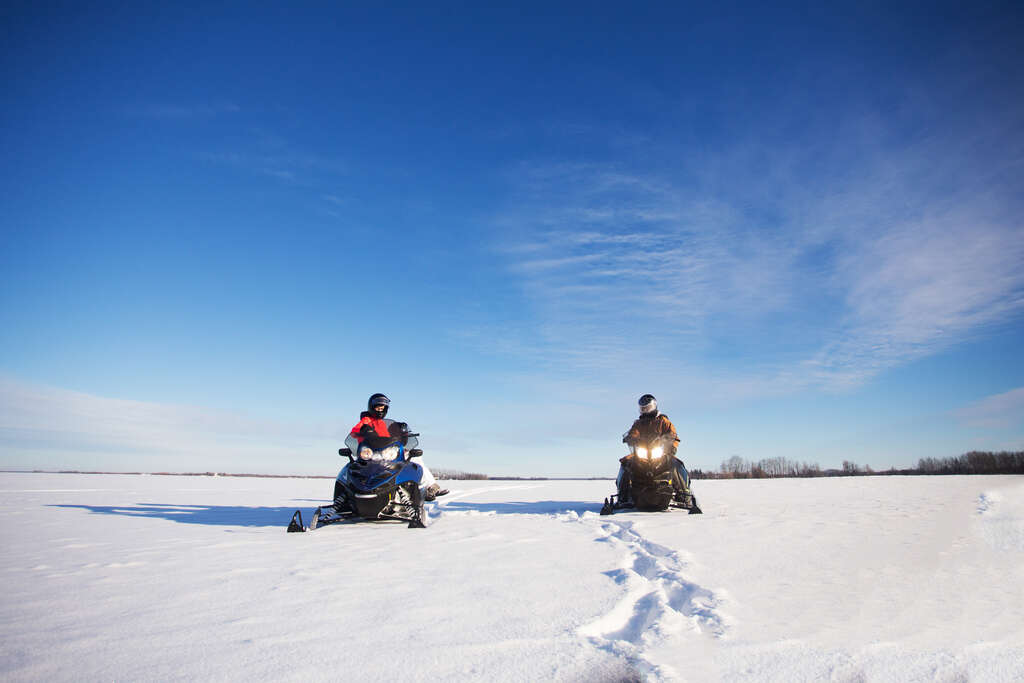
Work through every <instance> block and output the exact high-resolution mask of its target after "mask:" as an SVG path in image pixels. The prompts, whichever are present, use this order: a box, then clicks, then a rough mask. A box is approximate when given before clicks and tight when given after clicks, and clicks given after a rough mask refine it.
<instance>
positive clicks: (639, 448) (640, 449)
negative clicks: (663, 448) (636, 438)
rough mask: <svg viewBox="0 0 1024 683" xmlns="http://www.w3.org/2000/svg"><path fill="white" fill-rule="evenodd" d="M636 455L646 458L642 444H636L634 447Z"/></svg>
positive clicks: (645, 451)
mask: <svg viewBox="0 0 1024 683" xmlns="http://www.w3.org/2000/svg"><path fill="white" fill-rule="evenodd" d="M636 457H638V458H641V459H643V460H646V459H647V449H646V448H644V447H643V446H637V447H636Z"/></svg>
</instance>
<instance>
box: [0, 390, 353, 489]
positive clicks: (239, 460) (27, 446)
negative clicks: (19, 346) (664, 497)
mask: <svg viewBox="0 0 1024 683" xmlns="http://www.w3.org/2000/svg"><path fill="white" fill-rule="evenodd" d="M338 435H339V434H338V433H337V430H336V429H333V428H332V427H330V426H327V425H298V424H284V423H279V422H274V421H270V420H262V419H256V418H249V417H244V416H240V415H233V414H229V413H223V412H215V411H209V410H205V409H202V408H199V407H195V406H181V405H168V404H160V403H151V402H145V401H132V400H124V399H112V398H105V397H101V396H95V395H92V394H87V393H82V392H76V391H70V390H67V389H60V388H54V387H47V386H40V385H36V384H30V383H24V382H19V381H14V380H11V379H6V378H0V446H2V447H3V451H4V453H5V458H6V459H8V460H9V459H10V458H13V457H18V458H20V460H22V461H24V460H27V459H35V460H37V461H38V460H39V459H40V458H42V459H44V461H45V462H47V463H50V464H51V466H52V465H54V464H56V465H63V466H74V465H76V463H78V462H80V461H83V460H85V459H88V461H89V462H91V463H92V462H100V463H102V462H108V463H115V464H114V465H113V466H116V467H120V468H129V469H133V470H135V469H144V470H150V471H151V470H153V469H167V470H172V471H179V470H181V469H182V468H184V467H189V466H191V467H196V468H199V469H209V468H213V467H216V466H217V465H218V464H219V465H220V467H219V468H218V469H220V471H240V469H241V470H244V469H245V467H246V464H247V463H249V464H254V463H255V462H260V465H261V467H259V468H255V467H254V469H259V470H261V471H274V470H277V471H288V472H295V471H297V470H301V469H302V467H301V465H299V464H296V463H294V454H295V453H296V452H300V451H303V450H308V449H309V448H310V446H311V445H312V444H315V443H317V442H318V441H321V440H329V439H332V438H337V436H338ZM272 460H277V466H276V467H275V466H273V465H270V466H267V465H268V461H272ZM140 463H145V464H140Z"/></svg>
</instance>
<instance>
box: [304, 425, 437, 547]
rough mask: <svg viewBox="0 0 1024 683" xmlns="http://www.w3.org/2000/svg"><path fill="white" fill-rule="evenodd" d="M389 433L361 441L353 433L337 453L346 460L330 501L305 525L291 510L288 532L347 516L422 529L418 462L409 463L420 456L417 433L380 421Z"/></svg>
mask: <svg viewBox="0 0 1024 683" xmlns="http://www.w3.org/2000/svg"><path fill="white" fill-rule="evenodd" d="M385 422H387V425H388V434H389V436H388V437H376V436H373V437H366V438H364V440H363V442H362V443H359V441H358V440H357V439H356V438H355V436H353V435H351V434H350V435H349V436H348V438H346V439H345V446H346V448H341V449H339V450H338V455H340V456H343V457H347V458H348V460H349V462H348V464H347V465H345V466H344V467H343V468H341V471H340V472H339V473H338V478H337V480H336V481H335V482H334V502H333V503H331V504H330V505H323V506H320V507H318V508H317V509H316V510H315V511H314V512H313V519H312V520H310V523H309V527H308V528H307V527H304V526H303V525H302V511H301V510H296V511H295V514H293V515H292V521H291V523H290V524H289V525H288V531H290V532H294V531H313V530H314V529H318V528H320V527H323V526H327V525H328V524H334V523H336V522H340V521H343V520H346V519H353V518H355V519H363V520H377V519H394V520H399V521H403V522H408V523H409V528H410V529H423V528H425V527H426V525H427V524H426V523H427V514H426V510H425V509H424V505H423V503H424V501H423V493H422V492H421V491H420V481H421V480H422V478H423V466H422V465H420V464H419V463H417V462H414V461H413V458H417V457H419V456H421V455H423V451H422V450H420V449H419V448H417V447H416V446H418V445H419V439H418V438H417V437H419V434H414V433H412V432H410V431H409V426H408V425H407V424H406V423H404V422H395V421H394V420H385Z"/></svg>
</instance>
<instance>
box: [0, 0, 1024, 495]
mask: <svg viewBox="0 0 1024 683" xmlns="http://www.w3.org/2000/svg"><path fill="white" fill-rule="evenodd" d="M207 5H209V3H204V4H202V5H198V6H194V7H184V6H174V7H171V6H167V5H166V4H153V5H151V6H149V7H146V6H143V4H142V3H120V4H117V5H115V4H113V3H108V4H107V6H106V7H101V8H83V7H82V6H80V3H69V4H67V5H58V4H52V3H15V4H14V5H11V6H9V7H7V9H5V10H4V18H3V24H4V26H5V29H6V30H5V34H6V35H5V41H4V47H3V48H0V76H2V79H3V82H4V83H5V86H4V88H3V95H2V97H3V108H2V110H0V111H2V113H0V117H2V125H0V145H2V149H3V150H4V158H5V163H4V164H3V165H2V166H0V207H2V211H0V466H4V467H39V468H68V467H70V468H81V469H113V470H130V471H140V470H141V471H194V470H218V471H228V472H266V473H301V474H330V473H331V471H332V470H333V469H335V468H336V467H337V466H338V464H339V461H338V458H337V456H336V455H332V454H333V453H334V452H335V449H336V448H337V446H338V442H339V440H340V439H341V437H342V436H343V435H344V433H345V432H346V431H347V430H348V428H349V427H350V426H351V424H353V423H354V422H355V421H356V419H357V417H358V413H359V411H360V410H361V409H362V407H363V406H364V405H365V401H366V397H367V396H368V395H369V394H371V393H373V392H376V391H383V392H385V393H387V394H388V395H389V396H391V398H392V400H393V409H392V411H393V415H394V416H395V417H399V418H402V419H405V420H407V421H408V422H409V423H410V424H412V425H413V426H414V427H416V428H418V429H419V430H421V432H422V434H423V437H422V443H423V447H424V449H425V450H426V452H427V462H428V464H432V465H434V466H435V467H446V468H452V469H461V470H465V471H473V472H486V473H489V474H495V475H499V474H523V475H531V474H532V475H549V476H589V475H607V476H611V475H612V474H614V471H615V469H616V466H617V465H616V462H615V460H616V458H617V457H618V456H619V455H621V450H622V446H621V444H620V443H619V439H620V436H621V434H622V432H623V431H624V430H625V429H626V428H627V427H628V425H629V423H630V421H631V420H632V419H633V417H634V415H635V412H636V410H635V406H636V400H637V397H638V396H639V395H640V394H643V393H646V392H650V393H653V394H655V395H656V396H657V397H658V398H659V402H660V404H661V407H662V409H663V410H664V411H665V412H666V413H667V414H668V415H669V416H670V417H671V418H672V419H673V421H674V422H675V423H676V425H677V427H678V428H679V431H680V435H681V438H682V440H683V451H682V455H683V457H684V459H685V460H686V462H687V464H688V465H689V466H690V467H698V468H703V469H715V468H717V467H718V466H719V464H720V463H721V462H722V461H723V460H725V459H726V458H728V457H730V456H732V455H740V456H741V457H744V458H746V459H748V460H759V459H761V458H766V457H777V456H783V457H787V458H790V459H793V460H798V461H809V462H818V463H820V464H821V465H822V466H823V467H832V466H838V465H839V464H840V463H841V462H842V461H843V460H852V461H854V462H857V463H860V464H868V465H871V466H872V467H874V468H876V469H884V468H888V467H890V466H896V467H902V466H908V465H912V464H914V463H916V461H917V459H918V458H920V457H926V456H937V457H945V456H950V455H957V454H960V453H963V452H966V451H968V450H972V449H986V450H1003V449H1013V450H1020V449H1022V448H1024V360H1022V354H1021V348H1022V344H1021V339H1022V338H1024V334H1022V333H1024V268H1022V265H1024V229H1022V225H1021V219H1020V216H1021V215H1022V209H1024V206H1022V205H1024V187H1022V185H1024V182H1022V178H1024V168H1022V159H1024V96H1022V87H1021V85H1020V84H1021V83H1024V68H1022V67H1024V59H1022V57H1021V54H1020V50H1019V47H1018V46H1019V44H1020V36H1021V34H1022V28H1024V13H1022V12H1021V10H1020V9H1019V6H1015V4H1014V3H1003V4H1000V3H976V4H971V5H970V6H965V5H963V4H953V3H950V4H945V3H942V4H939V3H921V4H906V3H899V4H897V6H892V5H891V4H886V3H850V4H849V5H848V6H846V7H840V8H835V7H829V8H826V7H823V6H820V5H819V4H815V3H806V4H788V5H773V6H766V5H765V4H763V3H721V4H718V3H716V4H715V5H714V7H709V6H706V5H705V4H695V5H684V4H676V5H674V6H671V7H667V6H664V5H660V4H642V5H640V6H635V5H633V4H630V5H626V4H618V5H608V6H603V5H597V6H595V5H593V4H584V3H579V4H570V3H559V4H555V5H554V6H552V4H550V3H538V4H524V3H516V4H515V5H514V6H511V7H508V8H492V7H480V6H477V5H478V3H476V4H474V3H464V4H439V5H434V6H431V7H424V6H422V4H416V5H412V6H408V7H402V6H398V5H389V6H387V7H383V6H382V7H377V8H374V9H367V8H361V9H359V8H355V9H354V8H347V7H338V6H336V3H323V4H302V5H301V6H285V5H282V4H280V3H266V4H265V5H263V6H259V5H256V4H253V3H238V4H233V3H218V4H217V6H216V7H211V6H207Z"/></svg>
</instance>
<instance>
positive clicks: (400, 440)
mask: <svg viewBox="0 0 1024 683" xmlns="http://www.w3.org/2000/svg"><path fill="white" fill-rule="evenodd" d="M385 422H386V423H388V431H389V432H391V434H392V437H393V438H392V439H391V440H390V441H387V442H386V443H385V444H384V445H383V446H380V447H377V448H371V447H370V446H369V445H367V444H360V443H359V439H357V438H356V437H355V435H354V434H349V435H348V436H347V437H346V438H345V446H346V447H347V448H349V449H350V450H351V451H352V454H353V455H356V456H357V457H359V458H361V459H363V460H374V461H378V462H391V461H394V460H397V459H398V455H399V451H400V450H402V449H403V448H404V450H405V453H407V454H408V452H409V451H411V450H412V449H414V448H416V447H417V446H418V445H419V439H418V438H417V437H415V436H407V435H406V434H407V431H402V429H401V428H400V427H398V426H396V424H397V425H401V424H403V423H395V421H394V420H385ZM375 445H378V446H379V444H375ZM400 447H401V448H400Z"/></svg>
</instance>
